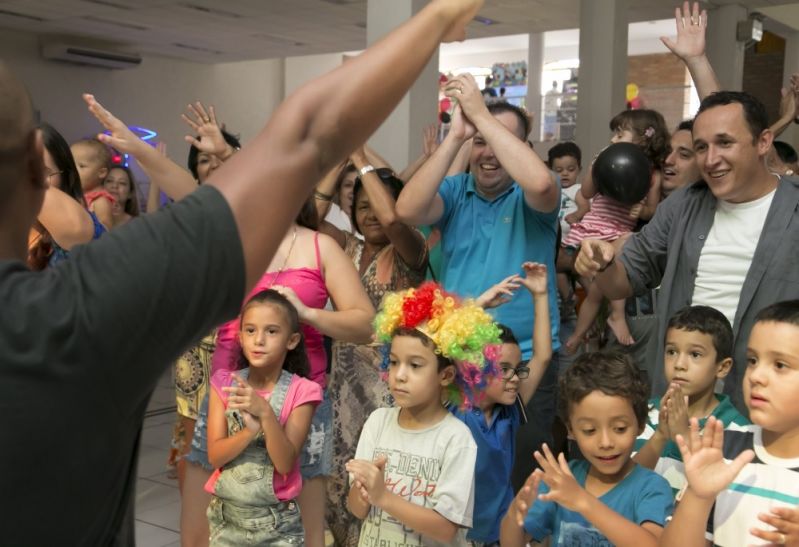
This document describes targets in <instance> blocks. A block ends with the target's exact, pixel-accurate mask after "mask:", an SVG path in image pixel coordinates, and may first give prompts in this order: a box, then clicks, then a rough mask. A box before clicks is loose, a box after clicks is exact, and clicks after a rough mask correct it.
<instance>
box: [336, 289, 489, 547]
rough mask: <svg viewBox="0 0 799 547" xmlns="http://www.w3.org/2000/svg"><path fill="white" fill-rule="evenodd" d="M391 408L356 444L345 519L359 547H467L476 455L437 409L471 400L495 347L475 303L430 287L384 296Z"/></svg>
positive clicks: (464, 434) (455, 423)
mask: <svg viewBox="0 0 799 547" xmlns="http://www.w3.org/2000/svg"><path fill="white" fill-rule="evenodd" d="M375 331H376V336H377V339H378V340H379V341H381V342H384V343H386V344H389V343H390V346H387V347H386V350H387V355H386V362H385V363H384V364H385V365H386V366H387V368H388V384H389V389H390V391H391V395H392V396H393V397H394V401H395V404H396V406H395V407H393V408H380V409H377V410H375V411H374V412H373V413H372V414H371V416H369V418H368V419H367V421H366V424H365V425H364V427H363V431H362V432H361V437H360V439H359V440H358V448H357V450H356V455H355V459H354V460H351V461H350V462H348V463H347V471H348V472H349V473H350V492H349V497H348V500H347V506H348V508H349V510H350V511H351V512H352V514H354V515H355V516H356V517H358V518H360V519H364V522H363V526H362V528H361V535H360V543H359V545H362V546H381V545H403V546H407V547H412V546H422V545H424V546H439V545H441V546H443V545H458V546H465V545H466V528H470V527H471V526H472V509H473V505H474V466H475V459H476V455H477V447H476V445H475V442H474V440H473V439H472V435H471V432H470V431H469V428H468V427H466V426H465V425H464V424H463V423H462V422H461V421H459V420H458V419H457V418H455V417H454V416H453V415H452V414H451V413H450V412H449V411H448V410H447V407H446V406H445V404H444V401H445V400H447V401H448V402H449V403H450V404H454V405H459V406H460V405H463V406H465V407H469V406H470V405H472V404H474V402H475V401H476V400H477V398H478V395H479V393H480V391H481V389H482V388H483V387H484V385H485V384H486V380H487V377H488V376H490V375H491V374H493V368H492V367H493V366H494V362H495V360H496V357H497V353H498V348H499V343H500V339H499V328H498V327H497V326H496V325H495V324H494V323H493V321H492V320H491V317H490V316H489V315H488V314H487V313H486V312H485V310H483V309H482V308H480V307H479V306H478V305H476V304H475V303H474V302H471V301H466V302H464V303H461V302H459V300H458V299H457V297H455V296H454V295H451V294H448V293H446V292H444V291H443V289H441V287H440V286H439V285H437V284H436V283H432V282H428V283H425V284H423V285H422V286H420V287H419V288H418V289H408V290H406V291H402V292H397V293H389V294H387V295H386V296H385V297H384V299H383V303H382V306H381V310H380V312H379V313H378V315H377V317H376V318H375Z"/></svg>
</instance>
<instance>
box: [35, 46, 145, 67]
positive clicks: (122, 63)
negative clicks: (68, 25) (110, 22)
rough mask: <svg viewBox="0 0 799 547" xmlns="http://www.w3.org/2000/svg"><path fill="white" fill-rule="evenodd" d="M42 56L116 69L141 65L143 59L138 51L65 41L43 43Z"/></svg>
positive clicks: (54, 59) (53, 59)
mask: <svg viewBox="0 0 799 547" xmlns="http://www.w3.org/2000/svg"><path fill="white" fill-rule="evenodd" d="M42 57H44V58H45V59H50V60H52V61H64V62H67V63H75V64H79V65H91V66H98V67H103V68H116V69H123V68H134V67H137V66H139V65H140V64H141V61H142V58H141V55H139V54H138V53H122V52H119V51H112V50H107V49H100V48H94V47H85V46H76V45H69V44H64V43H50V44H43V45H42Z"/></svg>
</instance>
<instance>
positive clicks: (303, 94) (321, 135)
mask: <svg viewBox="0 0 799 547" xmlns="http://www.w3.org/2000/svg"><path fill="white" fill-rule="evenodd" d="M481 4H482V2H481V1H480V0H434V1H433V2H431V3H430V4H429V5H428V6H426V7H425V8H424V9H423V10H421V11H420V12H419V13H418V14H417V15H416V16H414V17H413V18H412V19H411V20H410V21H408V22H406V23H405V24H403V25H402V26H401V27H399V28H398V29H397V30H395V31H394V32H392V33H391V34H389V35H388V36H386V37H385V38H384V39H383V40H381V41H380V42H378V43H377V44H375V45H374V46H372V47H370V48H369V49H368V50H367V51H365V52H364V53H363V54H362V55H361V56H359V57H358V58H357V59H355V60H354V61H352V62H351V63H347V64H346V65H343V66H341V67H339V68H337V69H336V70H334V71H333V72H331V73H329V74H327V75H325V76H322V77H321V78H319V79H317V80H315V81H314V82H311V83H310V84H308V85H306V86H304V87H302V88H301V89H299V90H298V91H297V92H296V93H294V94H293V95H292V96H291V97H289V98H288V99H287V100H286V101H285V102H283V104H282V105H281V106H280V107H279V108H278V109H277V111H276V112H275V113H274V115H273V117H272V119H271V120H270V122H269V123H268V124H267V126H266V128H265V129H264V130H263V131H262V132H261V134H260V135H258V136H257V137H256V138H255V139H254V140H253V141H252V143H250V144H249V145H248V146H246V147H245V148H244V149H243V150H242V151H241V152H239V153H238V154H236V155H235V156H234V157H233V158H232V159H231V160H230V161H228V162H226V163H225V165H224V166H222V167H221V168H220V169H219V170H218V171H215V172H214V174H213V176H212V177H211V178H210V180H209V182H208V184H205V185H203V186H202V187H200V188H199V189H198V190H197V191H195V192H194V193H192V194H191V195H189V196H187V197H186V198H185V199H183V200H181V201H180V202H178V203H176V204H174V205H173V206H171V207H170V208H168V209H167V210H164V211H161V212H158V213H154V214H152V215H147V216H145V217H140V218H139V219H136V220H134V221H132V222H130V223H129V224H127V225H125V226H124V227H122V228H119V230H118V231H115V232H113V233H111V234H108V235H107V236H106V237H103V238H102V239H100V240H98V241H96V242H94V243H92V244H90V245H86V246H82V247H80V246H79V247H77V248H76V249H75V251H74V252H73V254H72V257H71V259H70V260H69V261H68V262H67V263H65V264H63V265H61V266H59V267H58V268H50V269H48V270H46V271H45V272H41V273H33V272H31V271H29V270H28V269H27V267H26V266H25V259H26V256H27V248H26V244H27V237H28V230H29V229H30V227H31V225H32V224H33V222H34V220H35V218H36V214H37V213H38V211H39V208H40V206H41V203H42V199H43V196H44V191H45V188H46V184H45V181H44V167H43V160H42V154H43V151H42V141H41V136H40V135H39V134H38V133H37V132H36V131H35V130H34V124H33V114H32V106H31V101H30V99H29V97H28V94H27V92H26V91H25V89H24V87H23V85H22V84H21V83H20V82H19V81H18V80H17V79H16V78H15V77H14V76H13V75H12V74H11V73H10V72H9V71H8V69H7V68H5V67H4V66H3V65H1V64H0V129H1V130H0V192H2V195H3V199H2V201H0V301H2V302H3V305H2V306H3V311H2V314H0V347H1V348H2V351H0V438H2V440H3V441H2V442H3V448H2V450H0V468H2V469H3V473H2V478H0V491H2V492H3V499H4V503H3V504H2V515H3V519H2V521H3V523H4V524H5V526H4V527H3V540H2V542H3V543H4V544H8V545H48V546H49V545H132V544H133V543H134V537H133V501H134V496H133V491H134V484H135V480H136V451H137V447H138V440H139V432H140V429H141V424H142V420H143V416H144V409H145V407H146V404H147V399H148V398H149V395H150V392H151V391H152V389H153V387H154V386H155V384H156V381H157V380H158V378H159V377H160V376H161V374H162V373H163V371H164V370H165V369H166V367H167V366H168V365H169V364H170V363H171V362H173V361H174V359H175V358H176V357H177V356H178V355H179V354H180V353H181V352H182V351H183V350H184V349H185V348H186V347H188V346H189V345H190V344H191V343H192V342H193V341H196V340H197V339H198V338H199V337H200V336H202V335H203V334H204V333H206V332H207V331H208V330H210V329H211V328H213V327H214V326H216V325H218V324H220V323H222V322H223V321H225V320H228V319H230V318H232V317H234V316H235V315H236V314H237V313H238V311H239V307H240V305H241V302H242V299H243V298H244V295H245V294H246V293H247V291H248V290H249V289H250V287H252V286H253V284H254V283H255V281H256V280H257V279H258V278H259V277H260V276H261V275H262V274H263V272H264V270H265V269H266V267H267V266H268V264H269V262H270V258H271V256H272V255H273V253H274V252H275V249H276V248H277V246H278V244H279V243H280V240H281V238H282V235H283V234H284V233H285V231H286V229H287V227H288V226H289V223H290V222H291V221H292V219H294V217H295V216H296V214H297V212H298V211H299V209H300V206H301V204H302V203H303V202H304V201H305V199H306V197H307V196H308V194H309V193H310V191H311V190H312V189H313V185H314V184H315V183H316V182H317V181H318V180H319V179H320V178H321V177H322V175H323V174H324V173H325V172H326V171H327V170H329V169H331V168H332V167H333V166H334V165H335V164H336V163H337V162H339V161H341V160H342V159H343V158H345V157H346V156H347V154H348V153H349V152H351V151H352V150H353V149H354V148H356V147H357V146H358V145H360V144H361V143H363V142H364V141H365V140H366V138H367V137H368V136H369V135H370V134H371V133H372V132H373V131H374V130H375V129H376V128H377V127H378V125H379V124H380V123H381V122H382V120H383V119H384V118H385V117H386V116H387V115H388V114H389V112H391V110H392V109H393V108H394V106H395V105H396V104H397V103H398V102H399V100H400V99H401V98H402V96H403V95H404V94H405V92H406V91H407V90H408V88H409V87H410V85H411V84H412V83H413V81H414V79H415V78H416V77H417V76H418V74H419V72H420V71H421V70H422V68H423V67H424V65H425V64H426V63H427V61H428V59H429V58H430V56H431V54H432V53H433V52H434V51H435V50H436V48H437V47H438V44H439V43H440V42H441V41H442V40H450V39H462V38H463V29H464V26H465V25H466V23H468V22H469V21H470V20H471V19H472V17H473V16H474V15H475V13H476V11H477V10H478V9H479V7H480V5H481ZM375 89H380V93H374V90H375ZM88 100H89V102H90V107H92V108H93V109H95V110H96V112H95V113H96V114H98V113H99V115H100V116H102V114H103V110H102V107H101V106H100V105H99V104H97V103H96V102H94V101H93V100H92V98H91V97H89V98H88ZM231 242H233V243H234V244H231ZM235 242H240V244H235Z"/></svg>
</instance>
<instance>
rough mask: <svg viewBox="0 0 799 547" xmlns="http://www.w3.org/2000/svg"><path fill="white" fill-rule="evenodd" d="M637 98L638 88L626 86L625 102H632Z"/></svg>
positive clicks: (631, 85)
mask: <svg viewBox="0 0 799 547" xmlns="http://www.w3.org/2000/svg"><path fill="white" fill-rule="evenodd" d="M637 96H638V86H637V85H635V84H627V100H628V101H632V100H633V99H635V98H636V97H637Z"/></svg>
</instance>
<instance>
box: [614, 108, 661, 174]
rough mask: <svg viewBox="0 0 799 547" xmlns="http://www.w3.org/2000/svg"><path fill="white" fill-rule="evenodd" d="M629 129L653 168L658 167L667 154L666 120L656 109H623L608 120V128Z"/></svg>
mask: <svg viewBox="0 0 799 547" xmlns="http://www.w3.org/2000/svg"><path fill="white" fill-rule="evenodd" d="M617 129H629V130H630V131H632V132H633V134H634V135H635V142H634V144H637V145H638V146H640V147H641V148H642V149H643V151H644V153H645V154H646V157H647V158H649V161H651V162H652V165H653V166H654V167H655V169H660V168H661V167H662V166H663V162H664V161H666V157H667V156H668V155H669V144H670V143H671V134H670V133H669V128H668V127H667V126H666V120H664V119H663V115H662V114H661V113H660V112H658V111H657V110H647V109H642V110H625V111H624V112H620V113H618V114H616V115H615V116H614V117H613V119H612V120H610V130H611V131H616V130H617Z"/></svg>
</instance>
